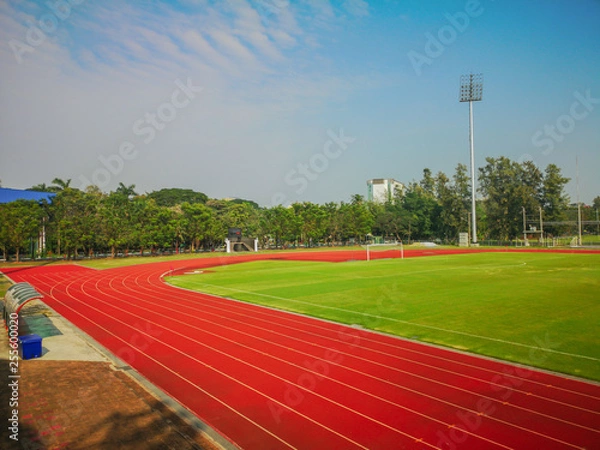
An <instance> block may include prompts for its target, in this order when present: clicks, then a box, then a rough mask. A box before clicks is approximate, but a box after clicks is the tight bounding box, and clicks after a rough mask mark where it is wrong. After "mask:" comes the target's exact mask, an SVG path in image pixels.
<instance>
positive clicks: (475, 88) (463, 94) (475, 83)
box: [459, 73, 483, 245]
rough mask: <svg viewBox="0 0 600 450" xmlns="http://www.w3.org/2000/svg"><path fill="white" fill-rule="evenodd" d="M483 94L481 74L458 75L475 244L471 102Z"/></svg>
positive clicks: (477, 99)
mask: <svg viewBox="0 0 600 450" xmlns="http://www.w3.org/2000/svg"><path fill="white" fill-rule="evenodd" d="M482 94H483V74H481V73H478V74H473V73H471V74H469V75H462V76H461V77H460V99H459V101H460V102H469V144H470V146H471V214H472V216H473V218H472V220H471V225H472V226H473V231H472V233H471V235H472V241H473V245H477V215H476V212H475V188H476V186H475V151H474V149H473V102H479V101H481V96H482Z"/></svg>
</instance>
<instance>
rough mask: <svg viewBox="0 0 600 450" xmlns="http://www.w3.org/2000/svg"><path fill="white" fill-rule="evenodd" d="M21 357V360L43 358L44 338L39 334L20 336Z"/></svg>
mask: <svg viewBox="0 0 600 450" xmlns="http://www.w3.org/2000/svg"><path fill="white" fill-rule="evenodd" d="M19 356H20V357H21V359H31V358H39V357H40V356H42V337H41V336H39V335H37V334H28V335H26V336H19Z"/></svg>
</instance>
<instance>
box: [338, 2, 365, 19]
mask: <svg viewBox="0 0 600 450" xmlns="http://www.w3.org/2000/svg"><path fill="white" fill-rule="evenodd" d="M344 8H345V9H346V11H348V12H349V13H350V14H352V15H353V16H356V17H366V16H368V15H369V4H368V3H367V2H365V1H364V0H346V1H345V2H344Z"/></svg>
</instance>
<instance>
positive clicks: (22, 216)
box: [0, 200, 42, 262]
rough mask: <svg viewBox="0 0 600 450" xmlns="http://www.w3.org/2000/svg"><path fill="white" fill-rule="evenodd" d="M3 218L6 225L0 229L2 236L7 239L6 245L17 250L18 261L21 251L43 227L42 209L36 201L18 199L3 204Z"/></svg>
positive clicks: (0, 236)
mask: <svg viewBox="0 0 600 450" xmlns="http://www.w3.org/2000/svg"><path fill="white" fill-rule="evenodd" d="M2 209H3V210H4V211H3V213H2V219H3V222H4V224H5V226H6V230H5V231H0V238H3V239H5V240H6V243H5V246H6V247H8V248H12V250H13V251H14V252H15V256H16V260H17V262H19V261H20V255H21V251H22V250H24V249H25V248H26V246H27V245H28V244H30V243H31V242H32V239H34V238H37V236H38V232H39V230H40V227H41V217H42V209H41V208H40V205H39V204H38V203H37V202H36V201H31V200H29V201H28V200H17V201H15V202H12V203H7V204H5V205H2Z"/></svg>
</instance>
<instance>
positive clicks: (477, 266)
mask: <svg viewBox="0 0 600 450" xmlns="http://www.w3.org/2000/svg"><path fill="white" fill-rule="evenodd" d="M457 251H458V252H462V253H469V250H458V249H441V250H436V251H435V254H436V255H437V256H433V257H431V258H416V256H429V255H431V254H432V251H429V250H418V251H410V252H407V256H411V257H415V258H407V259H404V260H398V259H396V260H395V261H394V260H378V258H382V257H394V258H398V257H399V252H398V251H397V250H394V251H390V252H377V253H376V254H373V255H372V257H373V260H372V261H370V262H366V261H360V260H361V258H362V259H364V258H365V252H364V251H363V250H354V251H334V252H323V251H321V252H280V253H270V254H267V253H264V254H260V253H259V254H245V255H236V256H224V255H220V254H215V255H214V256H213V257H212V258H211V257H207V258H196V259H188V260H185V259H172V260H169V261H163V262H154V263H150V264H140V265H132V266H127V267H114V268H111V269H104V270H96V269H92V268H88V267H84V266H81V265H74V264H50V265H42V266H37V267H34V266H29V267H28V266H23V265H21V266H12V267H9V268H3V269H1V270H2V272H3V273H4V274H5V275H6V276H7V277H10V279H11V280H13V281H15V282H20V281H27V282H29V283H32V284H33V286H34V287H35V288H36V290H38V292H40V293H42V295H43V296H44V298H43V301H44V302H45V303H46V304H47V305H48V306H50V307H51V308H53V309H54V310H56V311H57V312H58V313H59V314H61V315H62V316H63V317H64V318H65V319H67V320H69V321H71V322H72V323H73V324H74V325H76V326H77V327H78V328H80V329H81V330H82V331H84V332H85V333H87V334H88V335H89V336H91V337H92V338H94V339H95V340H96V341H97V342H99V343H100V344H102V345H103V346H104V347H106V348H107V349H108V350H110V351H111V352H112V353H113V354H114V355H116V356H117V357H118V358H120V360H121V361H120V362H119V363H118V366H119V367H120V368H121V369H123V370H129V369H130V368H131V369H135V370H136V371H137V372H139V373H140V374H141V375H142V376H144V377H146V378H147V379H148V380H149V381H150V382H151V383H153V384H154V385H155V386H156V387H157V388H159V389H161V390H163V391H164V392H165V393H166V394H168V395H170V396H172V397H173V398H174V399H175V400H177V401H178V402H179V403H180V404H181V405H183V406H184V407H185V408H187V409H188V410H189V411H190V412H192V413H193V414H195V415H196V416H197V417H198V418H199V419H201V420H202V421H204V422H205V423H206V424H207V425H209V426H210V427H211V428H212V429H214V430H216V431H217V432H218V433H220V434H221V435H222V436H223V437H224V439H226V440H228V441H229V442H230V443H231V446H230V447H229V448H243V449H248V450H250V449H257V450H258V449H260V450H266V449H281V448H289V449H313V448H335V449H338V448H339V449H342V448H343V449H346V448H347V449H351V448H352V449H354V448H356V449H365V450H366V449H369V450H371V449H372V450H374V449H382V450H383V449H386V450H387V449H390V448H419V449H420V448H422V449H431V448H436V449H455V448H468V449H473V450H476V449H477V450H478V449H482V450H484V449H485V450H488V449H491V448H494V449H495V448H497V449H507V448H511V449H517V448H544V449H567V448H569V449H572V448H580V449H582V448H589V449H591V448H596V447H597V445H596V444H597V443H598V442H599V437H600V413H599V412H598V411H600V384H599V383H594V382H587V381H584V380H581V379H579V378H570V377H564V376H558V375H556V374H552V373H548V372H544V371H538V370H533V369H530V368H527V367H523V366H515V365H513V364H510V363H506V362H501V361H498V360H493V359H490V358H481V357H478V356H476V355H472V354H468V353H465V352H457V351H453V350H451V349H447V348H442V347H439V346H432V345H427V344H423V343H421V342H417V341H416V340H411V339H397V338H395V337H391V336H389V335H387V334H383V333H373V332H370V331H366V330H363V329H358V328H357V327H356V326H355V327H352V326H347V325H342V324H340V323H336V322H330V321H323V320H318V319H314V318H311V317H308V316H307V315H298V314H291V313H288V312H284V311H279V310H276V309H272V308H264V307H261V306H257V305H253V304H250V303H248V302H243V301H237V300H231V299H225V298H222V297H219V296H214V295H210V294H205V293H199V292H192V291H189V290H185V289H179V288H177V287H173V286H170V285H167V284H165V282H164V279H165V277H166V276H171V275H185V277H184V278H185V279H186V280H188V281H190V282H193V281H194V280H196V281H197V280H200V281H201V283H202V286H199V288H200V289H201V290H203V291H205V290H207V287H208V286H207V285H208V284H210V285H212V286H215V285H217V284H218V283H217V281H218V280H219V278H220V277H221V281H220V282H221V283H222V284H223V285H225V284H227V290H228V292H227V294H226V295H227V296H229V297H230V296H232V292H237V294H236V295H238V294H243V292H239V291H240V290H242V289H243V290H244V291H247V288H248V287H253V288H254V289H255V290H256V291H257V294H258V293H260V294H261V295H257V294H251V295H253V296H255V297H256V296H258V297H262V298H268V299H269V301H273V300H275V301H277V302H282V301H284V302H286V303H292V304H293V306H288V308H292V307H293V308H295V309H297V310H299V309H300V308H307V307H308V308H309V309H308V310H307V311H308V312H309V313H310V314H316V312H315V311H316V310H317V309H318V310H319V311H320V310H326V311H327V314H329V315H330V317H332V318H335V319H337V320H340V321H346V322H349V323H352V324H356V325H359V326H371V327H374V328H379V329H382V330H386V331H390V330H391V328H390V327H393V326H399V327H407V328H405V331H406V332H407V335H408V336H409V337H416V336H418V337H419V339H421V340H425V339H427V340H431V341H433V340H435V339H437V340H438V341H439V342H442V343H444V344H445V345H455V346H461V347H467V346H470V347H473V349H474V350H478V351H481V349H484V350H486V352H487V346H491V347H493V348H512V347H516V348H517V349H519V350H518V351H521V353H522V355H525V356H527V355H528V356H529V358H530V360H528V361H526V362H527V363H529V364H538V365H541V363H545V364H547V363H548V361H551V360H554V359H553V358H555V357H558V356H561V357H568V358H572V359H573V361H577V364H579V366H578V367H581V369H579V371H580V372H581V373H582V374H584V369H585V371H587V372H585V375H586V376H589V377H590V378H592V377H596V376H597V373H598V371H597V370H594V369H593V365H592V364H589V365H586V364H584V363H580V362H579V361H580V360H582V359H583V360H585V361H590V362H591V363H593V362H594V361H595V362H596V363H597V359H595V357H596V355H597V349H598V345H597V341H596V343H594V342H595V338H594V331H595V329H587V330H584V331H579V333H580V338H575V337H573V336H570V335H568V333H569V332H571V333H577V332H578V331H577V330H578V327H579V326H583V327H586V326H590V324H591V325H593V324H594V321H593V318H594V317H596V316H597V314H596V313H597V309H594V308H595V306H594V305H593V301H592V300H589V299H590V298H593V296H594V292H597V287H598V286H597V278H598V272H597V269H596V267H597V265H598V264H597V263H596V262H597V259H598V258H600V255H599V254H595V255H593V254H589V255H586V254H577V255H570V254H567V253H565V254H562V253H544V254H535V253H533V254H528V253H525V252H519V253H515V254H514V255H510V254H504V253H506V252H505V251H504V250H495V251H496V252H498V253H496V254H493V255H485V254H461V255H455V253H456V252H457ZM478 253H479V252H478ZM503 258H504V259H503ZM551 261H555V262H554V263H552V264H551ZM560 261H563V262H562V263H560V264H559V262H560ZM335 262H337V263H335ZM224 265H226V266H227V267H228V268H221V267H220V266H224ZM409 269H410V270H409ZM469 269H470V270H469ZM519 271H520V272H519ZM552 271H554V272H555V273H554V276H551V273H552ZM469 272H474V273H475V274H477V277H474V278H479V280H480V281H479V284H473V282H472V281H471V282H469V283H471V284H469V283H467V282H466V281H463V279H462V278H461V275H464V274H465V273H469ZM588 272H589V275H590V277H589V279H588V278H587V277H582V278H574V277H577V276H579V275H577V274H586V273H588ZM253 273H254V275H252V274H253ZM187 274H191V275H187ZM244 274H246V275H244ZM538 274H539V277H538ZM525 275H527V276H525ZM228 276H229V277H230V279H229V281H226V280H225V277H228ZM243 277H246V278H245V279H243ZM259 277H260V278H261V279H262V280H260V279H259ZM536 277H537V278H536ZM177 279H178V278H174V280H177ZM502 279H505V280H506V282H503V283H499V284H492V285H490V283H492V281H493V280H496V281H497V280H502ZM525 279H527V280H528V281H526V280H525ZM549 279H555V281H556V282H554V284H553V285H552V286H549V287H548V288H545V287H544V288H542V285H544V284H545V283H547V282H548V280H549ZM575 279H577V280H579V282H578V283H575V282H574V281H572V280H575ZM211 280H213V281H211ZM403 280H404V281H403ZM486 280H487V281H488V282H487V286H486V287H485V288H484V287H483V286H485V285H486V283H484V282H485V281H486ZM519 280H521V281H519ZM209 281H210V282H209ZM236 283H239V284H237V286H238V287H233V286H235V285H236ZM255 283H256V284H255ZM457 283H458V284H460V283H464V286H463V293H462V294H460V293H459V292H458V287H457ZM565 283H575V284H570V285H569V286H571V287H569V286H565ZM192 284H193V283H192ZM254 284H255V285H254ZM288 284H289V286H288ZM527 284H529V285H535V284H537V287H536V288H535V291H533V292H537V294H536V296H535V297H532V298H527V297H526V296H523V295H522V296H521V297H520V301H518V302H517V301H514V300H513V297H514V295H516V294H514V293H515V292H518V291H519V290H522V289H523V286H525V285H527ZM252 285H254V286H252ZM575 285H577V286H579V287H582V288H583V289H582V291H581V292H583V293H585V292H586V291H587V290H589V291H590V293H591V294H590V295H591V297H586V296H583V295H580V294H579V293H578V294H577V296H576V298H575V297H574V296H573V293H574V291H575V289H574V286H575ZM403 286H404V287H403ZM409 286H412V287H410V289H409ZM492 286H493V289H496V291H493V290H492ZM476 287H477V288H476ZM219 289H221V290H224V287H220V288H219ZM232 289H237V291H231V290H232ZM531 289H534V288H530V292H532V291H531ZM544 289H545V290H544ZM558 289H562V290H563V294H562V295H563V296H565V295H566V296H569V295H570V297H569V298H570V299H571V300H570V303H569V301H567V300H565V301H563V302H562V303H561V302H558V301H557V300H551V299H549V298H550V297H551V296H553V297H557V298H560V296H559V295H554V294H556V292H555V291H556V290H558ZM419 290H424V292H423V293H422V294H421V300H420V301H419V300H418V299H417V295H416V293H417V292H418V291H419ZM368 292H371V294H368ZM444 292H446V294H444ZM494 292H496V293H494ZM540 292H546V294H545V297H548V298H546V300H545V302H543V301H542V300H540V298H541V297H542V296H541V295H540V294H539V293H540ZM577 292H579V291H577ZM466 294H469V295H468V296H467V298H470V299H471V300H469V301H470V302H471V303H470V306H469V304H463V305H461V303H464V302H466V301H467V300H463V296H466ZM245 295H248V294H245ZM401 295H404V297H402V298H401V297H399V296H401ZM493 295H496V296H498V295H501V296H502V297H501V298H502V302H500V301H499V300H498V301H496V302H495V303H491V300H489V299H488V300H481V299H480V300H479V302H478V301H477V299H476V297H477V296H480V297H486V296H487V297H490V298H491V297H492V296H493ZM265 296H269V297H265ZM397 298H398V299H400V300H399V301H398V304H400V305H404V306H403V307H402V308H400V307H398V306H397V305H396V299H397ZM409 298H410V299H412V300H411V301H409V300H408V299H409ZM574 298H575V299H574ZM282 299H283V300H282ZM367 299H370V300H368V301H367ZM581 299H587V300H586V301H587V305H586V307H585V308H583V307H581V306H580V305H581V304H583V303H584V300H581ZM326 301H327V302H329V303H328V304H326V305H325V304H323V303H324V302H326ZM434 303H437V304H438V306H437V307H434V306H428V305H433V304H434ZM484 303H485V304H486V306H485V308H484V307H483V304H484ZM500 303H502V305H501V306H498V305H499V304H500ZM277 304H278V305H279V303H277ZM317 305H318V306H317ZM478 305H479V306H478ZM590 305H591V306H590ZM325 306H327V308H325ZM478 307H479V309H477V308H478ZM313 308H314V309H313ZM509 308H512V312H509ZM586 308H587V309H586ZM553 310H556V311H555V314H554V315H548V314H550V313H551V312H552V311H553ZM536 311H537V313H536ZM543 311H546V312H545V313H544V314H546V316H545V317H546V319H544V320H541V319H539V318H538V317H536V314H537V315H540V314H542V312H543ZM573 311H579V315H577V314H575V313H574V312H573ZM394 314H395V316H394V317H392V316H393V315H394ZM566 314H568V317H570V318H571V319H569V320H573V321H575V322H574V323H576V324H577V325H574V324H573V323H570V324H569V320H567V323H566V325H568V326H566V328H565V325H563V324H560V323H558V322H560V320H563V318H564V317H565V315H566ZM323 315H324V314H323ZM489 316H497V317H498V319H497V320H498V323H497V324H496V325H493V321H492V320H491V319H490V317H489ZM526 316H527V320H525V317H526ZM548 317H552V318H553V319H552V320H554V322H555V323H546V328H544V326H543V322H549V320H550V319H547V318H548ZM392 319H393V320H392ZM409 319H410V320H409ZM532 320H537V322H538V323H539V324H540V325H539V326H540V328H537V329H536V328H535V327H534V326H533V324H531V323H529V322H528V321H532ZM483 321H487V322H488V324H487V325H486V324H485V323H484V322H483ZM394 324H396V325H394ZM432 324H433V325H432ZM492 325H493V326H494V327H495V328H491V327H492ZM459 326H460V327H467V326H468V327H470V328H462V329H459V328H458V327H459ZM408 327H410V328H408ZM503 328H506V330H502V329H503ZM464 330H469V331H468V334H466V333H467V331H464ZM547 330H551V331H549V332H547ZM556 330H559V331H558V333H559V334H558V333H557V332H556ZM417 333H420V334H417ZM436 333H437V334H436ZM477 333H479V334H477ZM499 333H505V334H501V335H500V334H499ZM454 335H457V336H456V337H451V336H454ZM555 336H558V337H555ZM586 336H587V337H586ZM504 337H507V339H504ZM459 338H460V341H456V342H454V343H453V342H450V339H459ZM508 339H510V340H511V341H510V342H508ZM518 340H522V341H523V342H518ZM492 344H494V345H492ZM496 344H502V345H504V346H506V347H502V346H498V345H496ZM477 346H479V347H480V348H475V347H477ZM516 352H517V351H515V353H516ZM558 352H562V353H558ZM575 352H578V353H575ZM585 352H588V353H585ZM567 353H572V354H567ZM589 355H592V356H589ZM504 357H508V356H507V355H504ZM590 374H591V375H590ZM595 446H596V447H595Z"/></svg>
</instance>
